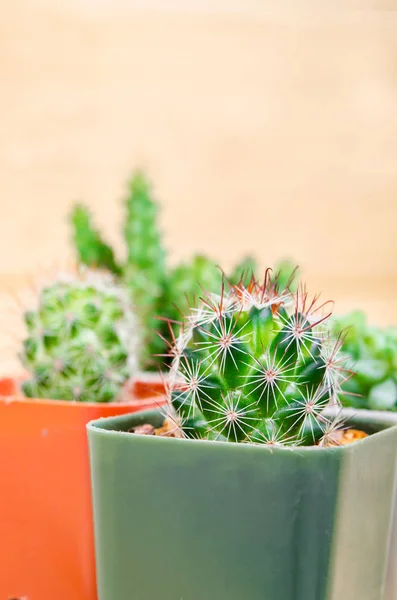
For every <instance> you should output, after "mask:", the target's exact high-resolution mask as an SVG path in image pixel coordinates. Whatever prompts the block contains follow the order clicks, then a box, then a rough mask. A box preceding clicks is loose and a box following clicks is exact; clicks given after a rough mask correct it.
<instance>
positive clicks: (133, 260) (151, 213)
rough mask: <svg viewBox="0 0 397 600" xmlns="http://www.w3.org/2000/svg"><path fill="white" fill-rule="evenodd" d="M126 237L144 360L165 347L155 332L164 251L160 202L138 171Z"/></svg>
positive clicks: (129, 282)
mask: <svg viewBox="0 0 397 600" xmlns="http://www.w3.org/2000/svg"><path fill="white" fill-rule="evenodd" d="M124 236H125V240H126V245H127V262H126V265H125V267H124V273H123V280H124V283H125V284H126V286H127V288H128V290H129V291H130V293H131V298H132V301H133V304H134V306H135V307H136V311H137V314H138V315H139V320H140V326H141V328H142V331H143V340H144V342H145V343H144V345H143V346H142V350H143V352H144V354H143V355H142V357H141V358H142V361H143V363H145V364H146V365H147V364H149V363H150V357H151V355H152V354H155V353H156V352H157V351H158V349H159V348H161V347H162V342H161V340H160V338H158V336H157V335H156V330H157V329H158V321H157V320H156V316H157V315H161V314H162V312H163V311H162V307H161V299H162V297H163V294H164V285H165V278H166V274H165V253H164V250H163V246H162V242H161V237H160V233H159V229H158V225H157V205H156V203H155V202H154V200H153V198H152V195H151V188H150V185H149V182H148V180H147V179H146V177H145V176H144V175H143V174H142V173H139V172H138V173H136V174H135V176H134V178H133V179H132V180H131V183H130V193H129V196H128V198H127V200H126V220H125V225H124Z"/></svg>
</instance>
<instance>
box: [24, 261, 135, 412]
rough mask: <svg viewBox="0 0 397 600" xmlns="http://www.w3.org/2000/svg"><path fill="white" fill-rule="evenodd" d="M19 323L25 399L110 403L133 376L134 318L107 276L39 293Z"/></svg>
mask: <svg viewBox="0 0 397 600" xmlns="http://www.w3.org/2000/svg"><path fill="white" fill-rule="evenodd" d="M24 320H25V324H26V327H27V331H28V336H27V337H26V339H25V340H24V342H23V350H22V352H21V361H22V364H23V366H24V368H25V369H26V370H27V371H28V372H29V374H30V378H29V379H27V380H26V381H24V383H23V385H22V388H23V392H24V394H25V395H26V396H27V397H30V398H48V399H52V400H75V401H79V402H111V401H112V400H115V399H116V398H117V396H118V395H119V393H120V391H121V388H122V386H123V383H124V382H125V381H126V379H127V378H129V377H130V376H131V374H132V373H133V371H134V370H135V367H136V356H137V340H136V322H135V318H134V315H133V313H132V312H131V309H130V308H129V305H128V301H126V299H125V298H124V294H123V292H122V290H121V289H120V288H119V287H117V286H115V285H114V283H113V281H112V279H111V277H110V276H109V275H105V274H100V273H94V272H87V273H85V274H80V275H78V276H77V277H68V276H66V277H64V278H60V279H58V280H57V281H56V283H54V284H52V285H50V286H48V287H44V288H43V289H42V291H41V293H40V296H39V300H38V307H37V309H36V310H32V311H28V312H26V313H25V315H24Z"/></svg>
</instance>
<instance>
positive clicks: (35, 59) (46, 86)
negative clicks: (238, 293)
mask: <svg viewBox="0 0 397 600" xmlns="http://www.w3.org/2000/svg"><path fill="white" fill-rule="evenodd" d="M0 77H1V90H0V109H1V110H0V209H1V219H0V287H1V289H2V290H3V296H4V298H6V299H9V288H10V287H11V288H19V287H21V285H22V283H23V282H24V280H25V279H24V278H25V274H26V272H28V271H31V270H33V271H36V270H40V269H41V267H42V266H46V265H48V264H49V263H52V262H57V261H59V260H63V259H65V258H67V257H68V252H69V242H68V227H67V225H66V218H67V214H68V212H69V211H70V207H71V204H72V203H73V202H74V201H76V200H84V201H85V202H86V203H87V204H89V206H91V207H92V209H93V210H94V211H95V214H96V216H97V221H98V224H99V225H100V226H101V227H102V228H103V230H104V231H105V232H106V235H107V236H108V238H109V240H111V241H112V242H114V243H115V245H116V246H117V247H118V249H119V251H120V252H121V251H122V247H121V238H120V236H119V231H118V229H119V226H120V221H121V219H122V213H121V206H120V200H121V197H122V194H123V189H124V186H125V182H126V180H127V179H128V176H129V173H130V172H131V170H132V169H133V168H134V167H135V166H143V167H145V168H147V169H148V172H149V174H150V176H151V178H152V180H153V181H154V183H155V185H156V192H157V196H158V198H159V199H160V200H161V202H162V206H163V210H162V226H163V229H164V232H165V237H166V242H167V245H168V248H169V251H170V260H171V261H175V260H177V259H180V258H183V257H187V256H189V255H190V253H192V252H193V251H196V250H202V251H206V252H208V253H210V254H211V255H213V256H214V257H215V258H216V259H217V260H219V262H220V263H221V264H222V265H224V266H225V267H228V266H229V264H231V263H232V262H234V261H235V260H236V259H237V258H238V257H239V256H240V255H241V254H242V253H244V252H246V251H252V252H255V253H257V254H258V255H259V256H260V257H261V259H262V262H263V264H264V265H265V264H268V263H270V262H272V261H273V260H275V259H276V258H278V257H281V256H293V257H295V259H296V261H297V262H298V263H299V264H300V265H301V266H302V267H303V270H304V273H305V275H306V279H307V280H309V283H310V284H312V285H311V287H312V288H313V286H315V287H316V288H318V289H320V290H323V291H324V293H325V294H326V295H330V296H331V297H333V298H335V299H336V300H337V301H338V305H337V308H338V310H339V312H342V311H344V310H347V309H349V308H351V307H353V306H359V307H362V308H364V309H366V310H367V311H368V312H369V315H370V318H371V320H373V321H376V322H379V323H382V324H383V323H392V322H396V321H397V305H396V303H395V300H394V299H395V295H396V291H397V260H396V254H397V253H396V250H397V248H396V246H397V242H396V228H397V110H396V107H397V0H395V1H386V0H385V1H381V0H372V1H370V0H360V1H359V0H357V1H354V0H345V1H344V2H342V0H333V1H332V2H331V1H329V2H328V1H326V0H322V1H321V0H318V1H317V2H314V0H313V1H305V0H299V1H297V0H296V1H295V2H292V1H291V2H288V1H286V0H268V1H267V2H265V1H264V0H261V1H259V0H228V1H226V0H212V1H211V2H209V1H208V2H206V1H204V0H185V1H183V2H182V0H180V1H177V0H174V1H171V2H168V3H167V2H160V0H157V1H155V0H152V1H149V0H141V1H140V2H139V1H134V0H129V1H127V0H112V1H111V0H68V2H66V0H13V2H9V3H5V2H4V3H3V6H2V8H1V19H0Z"/></svg>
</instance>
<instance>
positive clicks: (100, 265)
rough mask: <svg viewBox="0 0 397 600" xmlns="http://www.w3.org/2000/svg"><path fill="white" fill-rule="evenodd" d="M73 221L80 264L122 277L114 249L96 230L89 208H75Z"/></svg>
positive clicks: (78, 206) (79, 206)
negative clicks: (105, 270)
mask: <svg viewBox="0 0 397 600" xmlns="http://www.w3.org/2000/svg"><path fill="white" fill-rule="evenodd" d="M71 219H72V224H73V230H74V235H73V239H74V243H75V246H76V248H77V252H78V254H79V257H80V262H81V263H82V264H84V265H86V266H87V267H90V268H95V269H107V270H109V271H110V272H111V273H113V274H114V275H120V273H121V268H120V266H119V265H118V264H117V262H116V260H115V257H114V252H113V249H112V248H111V247H110V246H109V245H108V244H107V243H106V242H105V241H104V240H103V239H102V237H101V234H100V233H99V231H98V230H97V229H95V227H94V225H93V223H92V218H91V215H90V212H89V211H88V210H87V208H85V207H84V206H81V205H80V204H78V205H77V206H75V208H74V209H73V212H72V215H71Z"/></svg>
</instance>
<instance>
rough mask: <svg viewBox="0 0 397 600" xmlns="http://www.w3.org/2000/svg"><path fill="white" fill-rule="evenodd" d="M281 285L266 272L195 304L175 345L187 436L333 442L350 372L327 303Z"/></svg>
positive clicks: (178, 407)
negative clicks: (341, 396)
mask: <svg viewBox="0 0 397 600" xmlns="http://www.w3.org/2000/svg"><path fill="white" fill-rule="evenodd" d="M317 300H318V298H317V297H314V298H313V299H312V300H310V299H309V297H308V295H307V293H306V292H304V291H303V290H302V289H301V290H299V291H298V292H297V293H296V294H295V295H294V294H292V293H291V292H290V291H288V290H286V289H279V287H278V282H277V279H275V278H272V277H271V276H270V271H269V270H268V271H267V272H266V277H265V280H264V282H263V284H260V283H259V282H258V281H256V280H255V279H254V278H252V280H251V282H250V283H249V285H248V286H244V284H242V283H240V284H239V285H236V286H231V287H230V289H228V290H226V289H225V286H223V288H222V290H221V293H220V294H219V296H215V295H214V294H208V296H207V298H206V299H204V301H203V303H202V305H201V306H200V307H199V308H198V309H196V310H193V311H192V313H191V314H190V316H189V317H188V319H187V321H186V323H185V329H184V331H183V332H182V333H181V335H180V336H179V338H178V339H176V340H175V343H174V345H173V348H172V353H173V355H174V360H173V363H172V366H171V377H170V384H169V386H170V390H169V391H170V405H171V407H172V410H173V411H174V417H172V418H174V419H176V422H177V424H178V426H179V427H180V428H181V430H182V432H183V434H184V435H185V436H187V437H199V438H206V439H221V440H225V439H226V440H228V441H232V442H245V441H249V442H254V443H255V442H257V443H267V444H303V445H311V444H316V443H320V444H322V445H326V444H327V443H328V442H331V441H333V435H334V434H335V430H336V428H337V426H338V424H339V419H338V411H336V413H335V411H334V413H335V414H336V416H335V417H330V416H327V413H324V410H325V408H326V407H328V406H329V405H333V406H334V407H335V405H336V406H339V400H338V392H339V388H340V383H341V381H343V380H344V379H346V377H347V374H346V373H345V370H344V368H343V365H342V364H341V362H340V359H339V357H338V351H339V348H340V345H341V340H340V339H338V340H337V341H336V342H335V343H334V342H332V341H331V338H330V336H329V333H328V331H327V328H326V321H327V320H328V318H329V317H330V312H331V311H328V310H327V309H328V307H329V303H325V304H322V305H321V306H319V305H318V302H317Z"/></svg>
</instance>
